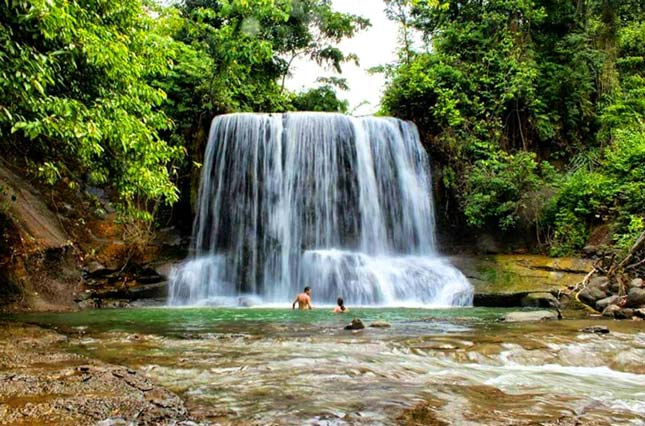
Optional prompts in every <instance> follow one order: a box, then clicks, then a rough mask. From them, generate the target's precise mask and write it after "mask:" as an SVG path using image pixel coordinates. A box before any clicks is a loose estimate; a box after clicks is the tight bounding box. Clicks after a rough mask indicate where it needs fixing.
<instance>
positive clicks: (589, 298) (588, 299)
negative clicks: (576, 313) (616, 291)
mask: <svg viewBox="0 0 645 426" xmlns="http://www.w3.org/2000/svg"><path fill="white" fill-rule="evenodd" d="M605 297H607V293H605V292H604V291H603V290H601V289H600V288H598V287H592V286H591V285H590V286H588V287H586V288H584V289H582V291H581V292H580V293H578V299H580V301H581V302H582V303H584V304H585V305H589V306H591V307H593V306H596V302H597V301H598V300H600V299H604V298H605Z"/></svg>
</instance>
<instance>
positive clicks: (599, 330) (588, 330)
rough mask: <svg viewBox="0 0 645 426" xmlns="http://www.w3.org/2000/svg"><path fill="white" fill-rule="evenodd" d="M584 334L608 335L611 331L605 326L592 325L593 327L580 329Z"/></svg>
mask: <svg viewBox="0 0 645 426" xmlns="http://www.w3.org/2000/svg"><path fill="white" fill-rule="evenodd" d="M580 331H582V332H583V333H595V334H607V333H609V329H608V328H607V327H605V326H604V325H592V326H591V327H585V328H582V329H580Z"/></svg>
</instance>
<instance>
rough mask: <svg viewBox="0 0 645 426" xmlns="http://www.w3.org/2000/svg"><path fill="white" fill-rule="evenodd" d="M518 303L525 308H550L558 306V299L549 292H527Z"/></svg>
mask: <svg viewBox="0 0 645 426" xmlns="http://www.w3.org/2000/svg"><path fill="white" fill-rule="evenodd" d="M520 304H521V305H522V306H523V307H525V308H552V307H558V306H560V302H558V299H557V298H556V297H555V296H554V295H552V294H551V293H529V294H527V295H526V296H524V297H523V298H522V300H521V301H520Z"/></svg>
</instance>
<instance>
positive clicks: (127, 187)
mask: <svg viewBox="0 0 645 426" xmlns="http://www.w3.org/2000/svg"><path fill="white" fill-rule="evenodd" d="M0 18H1V19H0V46H2V50H1V51H0V70H1V71H0V73H1V78H0V99H2V101H1V102H2V105H1V106H0V110H1V112H2V113H0V132H1V135H2V138H1V139H2V140H1V142H0V143H2V144H3V147H4V149H10V150H13V151H15V152H19V153H22V154H26V155H27V156H28V157H29V158H32V159H34V161H35V162H36V164H37V169H38V171H39V173H40V174H41V175H42V176H43V177H44V178H45V180H46V181H48V182H50V183H53V182H55V181H57V180H58V179H60V178H62V177H67V178H70V179H72V180H80V179H85V180H86V181H88V183H89V184H93V185H103V184H108V183H109V185H110V186H112V187H114V188H115V189H116V190H117V192H118V194H119V196H120V199H121V201H122V202H123V204H124V206H125V208H126V209H128V210H129V209H133V208H137V207H141V204H139V203H140V202H141V200H144V199H152V198H163V199H165V200H166V201H168V202H173V201H175V200H176V199H177V191H176V188H175V187H174V185H173V184H172V182H171V176H172V173H173V170H172V168H171V167H169V166H168V165H169V164H170V163H171V162H172V161H173V160H174V159H176V158H178V157H179V156H180V155H181V150H180V149H178V148H173V147H171V146H169V145H168V144H167V143H165V142H164V141H163V140H162V139H161V138H160V135H159V132H160V131H162V130H164V129H168V128H169V126H170V124H171V123H170V121H169V120H168V117H167V116H166V115H165V114H164V113H163V112H162V111H161V110H160V109H159V106H160V105H161V103H162V102H163V100H164V97H165V96H164V93H163V91H161V90H159V89H156V88H154V87H152V86H151V85H149V84H148V83H147V82H146V79H147V77H148V76H150V75H153V74H157V75H164V74H165V73H167V70H168V65H167V58H166V56H165V52H164V50H163V49H161V48H160V47H161V46H160V41H161V42H163V40H160V39H159V38H158V37H155V36H151V35H150V34H149V32H148V28H149V27H150V26H151V24H152V18H151V17H150V16H148V15H147V14H146V13H145V12H144V9H143V4H142V3H141V2H139V1H131V2H127V3H123V2H119V1H112V0H105V1H101V2H90V3H88V4H86V5H84V6H83V7H81V5H80V4H78V3H77V2H42V1H36V0H33V1H17V0H7V1H4V2H2V3H0Z"/></svg>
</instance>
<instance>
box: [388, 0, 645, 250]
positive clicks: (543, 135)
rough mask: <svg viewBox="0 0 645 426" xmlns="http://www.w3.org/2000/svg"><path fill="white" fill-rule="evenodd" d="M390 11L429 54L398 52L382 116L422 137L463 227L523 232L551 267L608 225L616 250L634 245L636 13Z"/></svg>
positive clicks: (557, 7) (407, 7) (409, 7)
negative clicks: (532, 231) (542, 241)
mask: <svg viewBox="0 0 645 426" xmlns="http://www.w3.org/2000/svg"><path fill="white" fill-rule="evenodd" d="M387 4H388V12H389V14H390V16H391V17H392V18H393V19H396V20H397V21H399V22H402V23H404V24H405V25H406V26H408V27H411V28H414V29H415V30H417V31H419V32H420V33H421V34H422V36H423V37H424V39H425V40H426V42H427V43H429V46H430V48H429V49H428V50H427V51H425V52H413V51H410V45H409V44H406V43H403V45H402V46H401V53H400V55H399V57H400V58H401V59H402V61H401V63H399V64H395V65H393V66H392V65H390V66H387V67H383V69H384V70H385V71H386V75H387V76H388V79H389V81H388V85H387V88H386V91H385V93H384V97H383V112H384V113H387V114H392V115H397V116H399V117H402V118H406V119H410V120H413V121H414V122H416V123H417V125H418V126H419V127H420V131H421V133H422V135H423V136H424V140H425V141H427V143H428V148H429V150H430V151H431V154H432V155H433V157H434V158H435V159H436V160H437V161H438V162H439V163H441V164H442V167H443V172H442V173H441V175H442V177H443V179H442V184H443V186H444V188H445V190H446V193H447V194H448V195H447V197H448V198H449V199H454V200H455V201H456V203H452V205H453V206H454V205H457V206H460V207H461V211H460V213H462V214H463V221H464V222H465V223H466V224H468V225H469V226H470V227H471V228H476V229H481V228H487V229H488V230H491V231H495V230H501V231H506V232H510V231H513V230H516V229H518V227H520V226H521V225H526V224H527V223H531V224H532V225H533V226H535V227H536V228H537V231H538V235H540V233H541V234H542V236H544V237H546V240H547V241H550V243H551V252H552V253H553V254H565V253H570V252H572V251H575V250H578V249H580V248H582V246H583V245H584V244H585V242H586V240H587V238H588V235H589V232H590V230H591V228H592V227H594V226H596V225H599V224H603V223H610V224H612V231H613V235H614V238H615V240H616V241H617V243H618V244H619V245H620V244H622V245H624V244H625V243H624V241H628V240H629V239H630V238H631V237H633V235H635V232H636V231H635V230H636V229H638V227H639V224H641V222H642V221H641V220H640V219H638V218H642V217H643V216H644V215H645V203H643V197H644V196H643V193H644V192H645V191H644V189H645V188H643V183H642V182H644V181H645V162H643V158H642V149H643V129H642V126H643V121H642V120H643V117H644V116H645V75H644V74H643V69H644V68H643V64H645V52H644V49H643V46H645V31H643V29H644V28H645V27H644V26H643V25H645V24H644V23H643V19H642V18H643V14H642V5H640V3H638V2H632V1H631V0H629V1H627V2H624V3H623V2H621V3H615V2H601V1H597V0H587V1H584V2H582V3H570V2H559V3H558V2H552V1H548V0H537V1H533V2H526V1H524V0H493V1H489V2H483V3H482V2H479V1H472V0H465V1H464V0H459V1H458V0H442V1H416V0H396V1H388V2H387ZM403 21H405V22H403ZM538 160H540V161H538ZM452 213H454V212H449V214H452ZM452 216H453V217H454V216H456V215H452ZM538 238H539V237H538Z"/></svg>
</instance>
